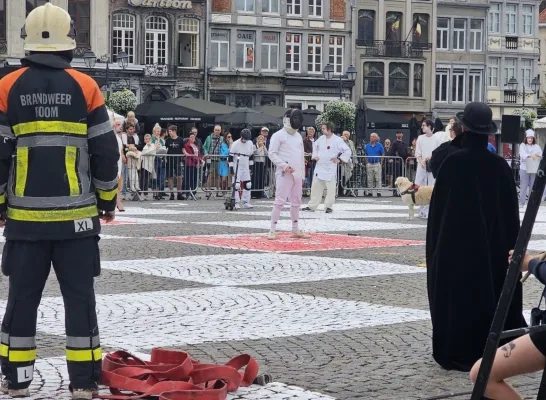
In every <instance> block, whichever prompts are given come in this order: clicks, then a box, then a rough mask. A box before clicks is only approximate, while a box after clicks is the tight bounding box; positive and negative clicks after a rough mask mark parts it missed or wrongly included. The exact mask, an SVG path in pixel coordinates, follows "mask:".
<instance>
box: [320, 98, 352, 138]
mask: <svg viewBox="0 0 546 400" xmlns="http://www.w3.org/2000/svg"><path fill="white" fill-rule="evenodd" d="M355 113H356V106H355V104H354V103H352V102H350V101H344V100H333V101H330V102H329V103H328V104H326V105H325V106H324V111H323V112H322V114H320V115H319V116H318V117H317V119H316V121H315V124H316V126H317V128H318V129H319V131H320V126H321V125H322V124H323V123H325V122H332V123H333V124H334V125H335V126H336V128H340V129H343V130H347V131H349V132H352V131H353V130H354V128H355Z"/></svg>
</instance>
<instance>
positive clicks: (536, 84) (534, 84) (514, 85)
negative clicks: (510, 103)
mask: <svg viewBox="0 0 546 400" xmlns="http://www.w3.org/2000/svg"><path fill="white" fill-rule="evenodd" d="M506 85H507V86H508V87H509V88H510V90H512V91H514V92H515V93H516V98H517V96H518V95H519V93H518V81H517V79H516V78H514V77H511V78H510V80H509V81H508V83H507V84H506ZM539 88H540V80H539V79H538V78H537V77H535V78H533V80H532V81H531V93H532V94H535V93H536V92H537V91H538V89H539ZM521 96H522V98H523V105H522V107H525V98H526V97H527V93H526V91H525V81H524V82H523V91H522V93H521ZM524 140H525V139H524ZM517 145H518V144H517V143H512V171H514V174H515V171H516V146H517ZM514 176H515V175H514Z"/></svg>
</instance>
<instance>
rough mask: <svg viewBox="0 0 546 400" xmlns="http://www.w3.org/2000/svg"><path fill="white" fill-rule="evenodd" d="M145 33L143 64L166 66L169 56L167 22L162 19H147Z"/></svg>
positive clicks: (155, 17)
mask: <svg viewBox="0 0 546 400" xmlns="http://www.w3.org/2000/svg"><path fill="white" fill-rule="evenodd" d="M145 31H146V38H145V47H144V55H145V56H144V64H146V65H152V64H159V65H166V64H167V61H168V55H169V47H168V46H169V43H168V39H167V38H168V34H169V22H168V21H167V19H166V18H164V17H157V16H152V17H148V18H146V22H145Z"/></svg>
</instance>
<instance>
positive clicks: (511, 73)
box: [503, 58, 518, 87]
mask: <svg viewBox="0 0 546 400" xmlns="http://www.w3.org/2000/svg"><path fill="white" fill-rule="evenodd" d="M503 64H504V65H503V66H504V74H503V86H505V87H508V81H509V80H510V79H512V78H515V77H517V76H518V75H517V73H516V66H517V60H516V59H515V58H505V59H504V63H503Z"/></svg>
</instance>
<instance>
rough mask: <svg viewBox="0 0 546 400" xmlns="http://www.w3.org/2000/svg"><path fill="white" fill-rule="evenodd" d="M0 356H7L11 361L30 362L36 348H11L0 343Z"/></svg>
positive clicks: (34, 355) (33, 357)
mask: <svg viewBox="0 0 546 400" xmlns="http://www.w3.org/2000/svg"><path fill="white" fill-rule="evenodd" d="M0 357H4V358H7V359H8V360H9V361H12V362H30V361H34V360H35V359H36V349H32V350H13V349H10V348H9V347H8V346H6V345H5V344H0Z"/></svg>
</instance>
